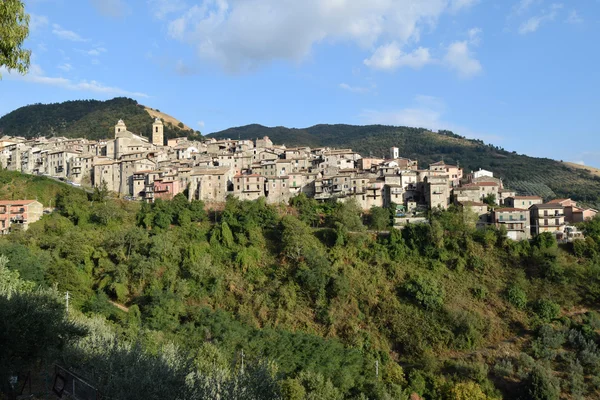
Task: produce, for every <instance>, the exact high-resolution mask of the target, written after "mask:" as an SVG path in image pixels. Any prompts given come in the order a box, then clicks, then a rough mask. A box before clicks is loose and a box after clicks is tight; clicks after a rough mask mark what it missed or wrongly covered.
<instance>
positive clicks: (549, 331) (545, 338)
mask: <svg viewBox="0 0 600 400" xmlns="http://www.w3.org/2000/svg"><path fill="white" fill-rule="evenodd" d="M537 336H538V337H537V338H536V339H535V340H534V341H533V342H532V344H531V347H532V351H533V355H534V356H535V357H536V358H546V359H554V357H556V350H557V349H559V348H560V347H561V346H562V345H563V343H565V334H564V332H561V331H557V330H554V328H552V326H550V325H543V326H542V327H541V328H540V329H539V331H538V335H537Z"/></svg>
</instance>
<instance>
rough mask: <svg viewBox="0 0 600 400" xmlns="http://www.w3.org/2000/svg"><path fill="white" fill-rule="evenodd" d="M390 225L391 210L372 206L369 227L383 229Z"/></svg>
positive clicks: (377, 229)
mask: <svg viewBox="0 0 600 400" xmlns="http://www.w3.org/2000/svg"><path fill="white" fill-rule="evenodd" d="M389 225H390V214H389V211H388V210H386V209H385V208H381V207H375V206H373V207H371V211H370V213H369V227H370V228H371V229H373V230H376V231H382V230H384V229H385V228H387V227H388V226H389Z"/></svg>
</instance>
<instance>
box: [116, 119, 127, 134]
mask: <svg viewBox="0 0 600 400" xmlns="http://www.w3.org/2000/svg"><path fill="white" fill-rule="evenodd" d="M126 130H127V127H126V126H125V122H123V120H122V119H120V120H119V121H118V122H117V124H116V125H115V136H116V135H117V134H118V133H120V132H125V131H126Z"/></svg>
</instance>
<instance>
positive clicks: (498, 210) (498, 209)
mask: <svg viewBox="0 0 600 400" xmlns="http://www.w3.org/2000/svg"><path fill="white" fill-rule="evenodd" d="M515 211H520V212H527V211H528V210H523V209H522V208H510V207H506V208H496V209H495V210H494V212H515Z"/></svg>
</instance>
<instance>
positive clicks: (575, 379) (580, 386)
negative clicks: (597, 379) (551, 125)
mask: <svg viewBox="0 0 600 400" xmlns="http://www.w3.org/2000/svg"><path fill="white" fill-rule="evenodd" d="M569 371H570V372H569V389H570V392H571V394H572V395H573V398H575V399H583V395H584V394H585V392H586V386H585V379H584V374H583V367H582V366H581V364H580V363H579V361H575V362H574V363H571V364H570V365H569Z"/></svg>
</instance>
